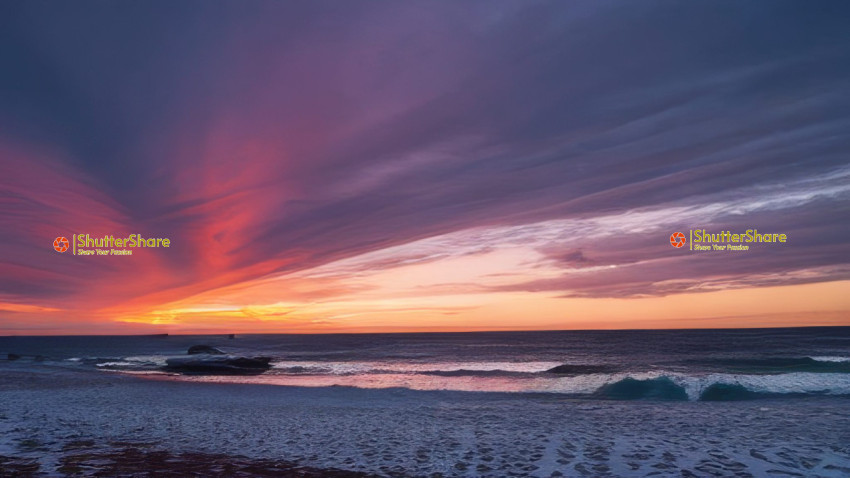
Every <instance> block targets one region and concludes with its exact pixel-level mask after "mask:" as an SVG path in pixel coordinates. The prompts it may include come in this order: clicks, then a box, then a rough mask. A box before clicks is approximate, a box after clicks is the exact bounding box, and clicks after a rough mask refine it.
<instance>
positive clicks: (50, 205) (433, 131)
mask: <svg viewBox="0 0 850 478" xmlns="http://www.w3.org/2000/svg"><path fill="white" fill-rule="evenodd" d="M848 21H850V4H848V3H847V2H841V1H825V2H817V3H811V2H798V1H794V2H786V1H781V0H771V1H754V2H739V1H723V0H719V1H713V2H681V1H679V2H673V1H647V2H628V1H616V2H615V1H607V0H594V1H570V2H560V1H556V2H539V1H508V2H505V1H495V0H488V1H464V2H434V1H428V2H425V1H416V0H412V1H405V2H397V1H372V0H359V1H355V2H351V1H341V0H337V1H322V0H320V1H311V2H306V1H285V2H281V1H263V0H251V1H246V2H236V1H222V0H212V1H210V0H204V1H194V0H180V1H161V0H152V1H147V2H110V1H105V0H99V1H91V0H78V1H74V2H61V1H42V0H32V1H15V0H4V1H2V2H0V64H2V74H0V335H3V334H6V335H30V334H120V333H163V332H167V333H225V332H226V333H231V332H233V333H237V332H238V333H245V332H293V333H312V332H401V331H449V330H452V331H462V330H515V329H611V328H695V327H765V326H792V325H793V326H799V325H850V241H848V239H847V238H848V237H850V159H848V151H850V135H848V134H847V133H848V131H850V29H848V28H847V24H848ZM701 229H705V230H707V231H709V232H720V231H726V230H729V231H732V232H743V231H745V230H746V229H757V230H758V231H759V232H768V233H782V234H786V235H787V237H788V240H787V242H786V243H784V244H755V245H753V246H752V247H751V248H750V250H748V251H737V252H730V251H707V252H706V251H703V252H697V251H692V250H690V245H688V246H687V247H684V248H674V247H672V246H671V244H670V235H671V234H672V233H673V232H683V233H684V234H685V235H686V236H687V235H689V231H690V230H701ZM73 234H90V235H91V236H93V237H97V236H103V235H113V236H115V237H126V236H128V235H130V234H140V235H142V236H143V237H146V238H147V237H163V238H169V239H170V240H171V246H170V247H169V248H157V249H142V250H136V251H134V253H133V255H132V256H105V257H84V256H75V255H73V254H72V252H71V251H68V252H65V253H59V252H56V251H55V250H54V249H53V247H52V243H53V240H54V239H55V238H57V237H59V236H66V237H68V238H69V239H70V238H71V237H72V235H73Z"/></svg>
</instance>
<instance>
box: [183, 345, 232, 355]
mask: <svg viewBox="0 0 850 478" xmlns="http://www.w3.org/2000/svg"><path fill="white" fill-rule="evenodd" d="M187 353H188V354H189V355H197V354H209V355H224V352H222V351H221V350H219V349H217V348H215V347H213V346H211V345H193V346H191V347H189V351H188V352H187Z"/></svg>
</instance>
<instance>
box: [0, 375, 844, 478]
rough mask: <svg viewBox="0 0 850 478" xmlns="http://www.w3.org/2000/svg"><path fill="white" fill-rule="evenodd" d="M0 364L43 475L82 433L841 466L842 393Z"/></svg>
mask: <svg viewBox="0 0 850 478" xmlns="http://www.w3.org/2000/svg"><path fill="white" fill-rule="evenodd" d="M0 376H2V377H3V380H2V385H0V403H2V404H3V406H2V409H0V410H2V412H0V414H2V415H0V431H2V433H0V437H2V438H0V456H14V457H17V458H19V459H22V460H34V461H36V462H38V463H39V466H40V469H41V470H42V471H45V472H46V473H47V475H46V476H63V475H62V473H60V472H59V471H57V470H58V469H60V468H61V466H62V460H63V457H65V456H67V455H68V450H67V448H66V447H67V446H68V444H69V443H72V442H77V443H79V442H81V441H86V440H92V441H94V442H95V443H98V444H109V443H144V444H148V445H149V446H151V447H152V448H153V449H154V450H158V451H160V452H162V451H164V452H167V453H172V454H175V455H180V454H192V453H195V454H210V455H216V456H232V457H237V456H238V457H244V460H248V461H250V460H280V461H285V462H287V463H292V464H294V465H293V466H298V467H307V468H309V469H318V470H329V469H338V470H345V471H348V472H361V473H367V474H374V475H380V476H598V477H604V476H626V477H628V476H712V473H714V475H715V476H772V475H773V474H776V476H795V474H797V476H836V477H837V476H847V474H848V473H850V445H848V444H850V400H848V399H846V398H839V397H809V398H804V399H769V400H752V401H745V402H734V403H730V402H716V403H710V402H656V401H628V402H620V401H605V400H603V401H586V400H585V401H583V400H575V399H567V398H563V397H560V396H558V395H557V394H518V393H489V392H488V393H484V392H457V391H427V392H423V391H413V390H407V389H400V388H396V389H383V390H375V389H357V388H349V387H319V388H307V387H290V386H274V385H255V384H216V383H192V382H181V381H173V380H151V379H147V378H144V377H138V376H129V375H126V374H121V373H115V372H111V373H110V372H102V371H91V370H74V369H68V368H66V367H54V366H49V365H33V364H15V363H12V362H6V363H0ZM241 459H243V458H240V460H241ZM234 461H237V460H236V459H234ZM653 473H654V474H653ZM91 476H96V475H91ZM256 476H262V475H261V474H259V473H258V474H257V475H256ZM294 476H297V475H294ZM305 476H309V475H305Z"/></svg>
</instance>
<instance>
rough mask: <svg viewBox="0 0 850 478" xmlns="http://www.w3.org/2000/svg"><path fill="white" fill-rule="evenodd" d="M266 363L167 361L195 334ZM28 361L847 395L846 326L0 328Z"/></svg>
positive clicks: (667, 396)
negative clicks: (30, 332) (216, 330)
mask: <svg viewBox="0 0 850 478" xmlns="http://www.w3.org/2000/svg"><path fill="white" fill-rule="evenodd" d="M199 344H203V345H210V346H214V347H217V348H219V349H220V350H222V351H224V352H226V353H227V354H233V355H243V356H268V357H271V358H272V362H271V364H272V368H271V369H269V370H268V371H266V372H265V373H262V374H258V375H250V376H241V375H213V376H209V375H183V374H178V373H174V372H169V371H167V370H164V368H163V367H164V365H165V361H166V360H167V359H168V358H170V357H179V356H185V355H186V352H187V349H188V348H189V347H190V346H192V345H199ZM5 354H16V355H19V356H20V358H19V359H18V360H16V362H17V363H18V364H20V365H21V366H23V365H24V364H25V363H28V362H31V363H32V364H33V366H38V367H54V368H67V369H80V370H91V371H97V372H101V373H112V374H115V373H118V374H132V375H139V376H144V377H147V378H153V379H165V380H177V381H195V382H197V381H203V382H210V381H212V382H234V383H258V384H272V385H287V386H301V387H329V386H346V387H356V388H367V389H393V388H402V389H411V390H451V391H472V392H508V393H548V394H558V395H562V396H566V397H571V398H579V399H588V400H681V401H684V400H687V401H717V400H721V401H723V400H729V401H733V400H755V399H794V398H799V397H806V396H814V395H824V396H850V327H811V328H774V329H728V330H628V331H542V332H539V331H535V332H471V333H415V334H335V335H286V334H269V335H235V336H234V337H233V338H230V337H229V336H227V335H168V336H165V335H161V336H72V337H0V357H4V356H5Z"/></svg>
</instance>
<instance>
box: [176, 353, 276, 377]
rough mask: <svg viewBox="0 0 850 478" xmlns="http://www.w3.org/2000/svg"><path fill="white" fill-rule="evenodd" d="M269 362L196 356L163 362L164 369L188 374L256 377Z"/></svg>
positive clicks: (256, 358) (230, 356)
mask: <svg viewBox="0 0 850 478" xmlns="http://www.w3.org/2000/svg"><path fill="white" fill-rule="evenodd" d="M269 362H271V357H241V356H236V355H210V354H198V355H196V356H194V357H175V358H170V359H168V360H166V361H165V363H166V364H167V365H166V366H165V369H166V370H169V371H175V372H181V373H190V374H208V375H258V374H261V373H263V372H265V371H266V370H268V369H269V368H271V365H270V364H269Z"/></svg>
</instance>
